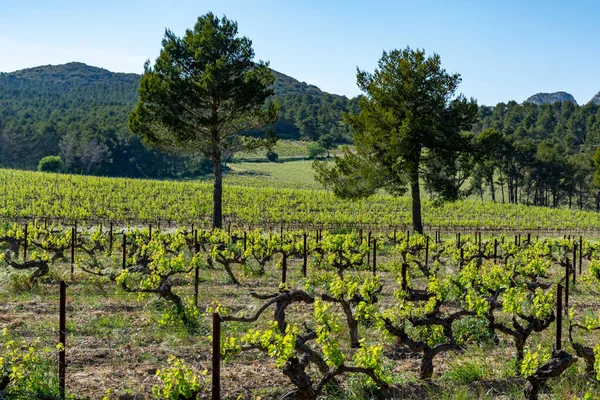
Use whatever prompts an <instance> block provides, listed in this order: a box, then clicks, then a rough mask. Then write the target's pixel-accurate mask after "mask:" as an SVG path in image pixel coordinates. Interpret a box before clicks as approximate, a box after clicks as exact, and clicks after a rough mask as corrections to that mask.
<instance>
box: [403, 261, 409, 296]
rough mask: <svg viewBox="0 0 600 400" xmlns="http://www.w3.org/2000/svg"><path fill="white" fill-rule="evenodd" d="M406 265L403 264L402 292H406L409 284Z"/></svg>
mask: <svg viewBox="0 0 600 400" xmlns="http://www.w3.org/2000/svg"><path fill="white" fill-rule="evenodd" d="M406 266H407V265H406V263H402V290H403V291H405V292H406V290H407V289H408V282H406Z"/></svg>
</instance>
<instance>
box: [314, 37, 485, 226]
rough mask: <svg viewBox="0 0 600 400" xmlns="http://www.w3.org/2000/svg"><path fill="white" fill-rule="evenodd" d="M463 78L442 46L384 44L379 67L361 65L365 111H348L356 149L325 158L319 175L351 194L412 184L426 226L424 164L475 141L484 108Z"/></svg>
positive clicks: (417, 219) (452, 155)
mask: <svg viewBox="0 0 600 400" xmlns="http://www.w3.org/2000/svg"><path fill="white" fill-rule="evenodd" d="M460 80H461V79H460V75H458V74H448V73H447V72H446V71H445V70H444V69H443V68H442V67H441V60H440V57H439V56H438V55H437V54H434V55H432V56H429V57H427V56H426V55H425V52H424V51H423V50H412V49H410V48H406V49H403V50H392V51H390V52H384V53H383V56H382V57H381V59H380V60H379V63H378V68H377V69H376V70H375V72H374V73H369V72H365V71H361V70H358V73H357V83H358V86H359V88H360V89H361V90H362V91H363V92H364V93H365V96H364V97H363V98H362V99H361V101H360V103H359V107H360V112H359V113H358V114H348V115H347V116H346V121H347V123H348V124H349V125H350V126H351V127H352V128H353V129H354V132H355V133H354V142H355V145H356V152H355V153H353V152H350V151H349V150H346V151H345V153H344V156H343V157H336V158H334V164H333V166H328V165H326V164H324V163H317V164H316V167H317V175H318V179H319V181H320V182H322V183H323V184H325V185H326V186H329V187H331V188H333V190H334V192H335V193H336V194H337V195H339V196H343V197H360V196H368V195H370V194H373V193H374V192H375V191H376V190H378V189H380V188H385V189H386V190H387V191H389V192H390V193H393V194H397V195H400V194H403V193H404V192H405V191H406V190H407V188H408V187H410V191H411V196H412V221H413V229H414V230H415V231H417V232H422V231H423V223H422V218H421V194H420V177H421V174H422V170H421V168H422V165H423V163H425V164H427V163H430V162H436V161H438V162H439V161H440V160H443V161H444V162H443V165H450V163H454V162H455V161H456V158H457V154H458V153H459V152H460V151H462V150H465V149H466V146H468V144H469V138H468V137H465V136H464V135H462V134H461V132H462V131H464V130H469V129H470V128H471V126H472V125H473V123H474V122H475V119H476V116H477V105H476V103H475V102H474V101H473V100H467V99H465V98H464V97H463V96H462V95H459V96H457V97H455V92H456V89H457V88H458V85H459V83H460ZM440 186H441V185H440ZM440 192H441V193H442V194H443V195H447V194H448V193H449V191H447V190H445V191H442V190H440Z"/></svg>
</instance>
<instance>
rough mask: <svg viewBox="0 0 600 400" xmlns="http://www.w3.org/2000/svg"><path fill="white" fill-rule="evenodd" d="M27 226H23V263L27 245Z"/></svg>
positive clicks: (25, 259) (25, 257)
mask: <svg viewBox="0 0 600 400" xmlns="http://www.w3.org/2000/svg"><path fill="white" fill-rule="evenodd" d="M28 225H29V224H25V232H24V234H25V242H24V243H23V261H27V245H28V244H29V240H28V238H27V236H28V235H27V226H28ZM17 255H18V254H17Z"/></svg>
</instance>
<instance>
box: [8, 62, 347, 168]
mask: <svg viewBox="0 0 600 400" xmlns="http://www.w3.org/2000/svg"><path fill="white" fill-rule="evenodd" d="M275 75H276V78H277V80H276V83H275V86H274V90H275V93H276V94H275V100H277V101H279V102H280V103H281V119H280V121H279V122H278V123H277V124H276V132H277V134H278V135H279V136H280V137H283V138H290V139H299V138H305V139H312V140H316V139H318V138H319V136H320V135H322V134H326V133H332V134H334V135H335V136H336V137H337V138H338V141H344V140H346V141H347V140H349V138H350V137H351V134H350V132H349V129H348V128H347V127H345V126H344V125H341V124H339V121H340V119H341V115H342V113H343V112H346V111H348V110H349V109H350V108H351V107H355V105H356V101H355V100H349V99H347V98H346V97H344V96H338V95H333V94H329V93H326V92H323V91H321V90H320V89H319V88H317V87H316V86H312V85H308V84H306V83H303V82H299V81H297V80H295V79H293V78H291V77H289V76H287V75H284V74H281V73H279V72H276V71H275ZM139 79H140V75H137V74H124V73H114V72H110V71H108V70H105V69H102V68H97V67H92V66H89V65H86V64H83V63H75V62H74V63H68V64H64V65H47V66H40V67H35V68H29V69H25V70H21V71H16V72H12V73H1V74H0V166H2V167H8V168H20V169H33V168H35V167H36V166H37V163H38V161H39V160H40V159H41V158H42V157H44V156H47V155H56V154H60V155H61V157H62V158H63V160H64V161H65V163H66V165H67V168H68V170H69V171H71V172H75V173H91V174H101V175H109V176H134V177H135V176H146V177H170V176H182V175H194V174H197V173H200V172H202V171H204V170H205V168H206V167H207V165H206V163H202V161H201V160H199V159H196V160H190V159H184V158H180V157H172V156H167V155H165V154H160V153H157V152H154V151H148V150H147V149H146V148H145V147H144V146H143V145H141V143H140V141H139V139H138V138H137V137H134V136H133V135H131V134H130V132H129V130H128V129H127V122H126V121H127V116H128V114H129V112H130V111H131V108H132V107H133V105H134V104H135V102H136V100H137V88H138V86H139Z"/></svg>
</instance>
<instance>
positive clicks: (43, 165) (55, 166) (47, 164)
mask: <svg viewBox="0 0 600 400" xmlns="http://www.w3.org/2000/svg"><path fill="white" fill-rule="evenodd" d="M63 168H64V163H63V160H62V159H61V158H60V157H59V156H48V157H44V158H42V159H41V160H40V163H39V164H38V168H37V169H38V171H40V172H60V171H62V170H63Z"/></svg>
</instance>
